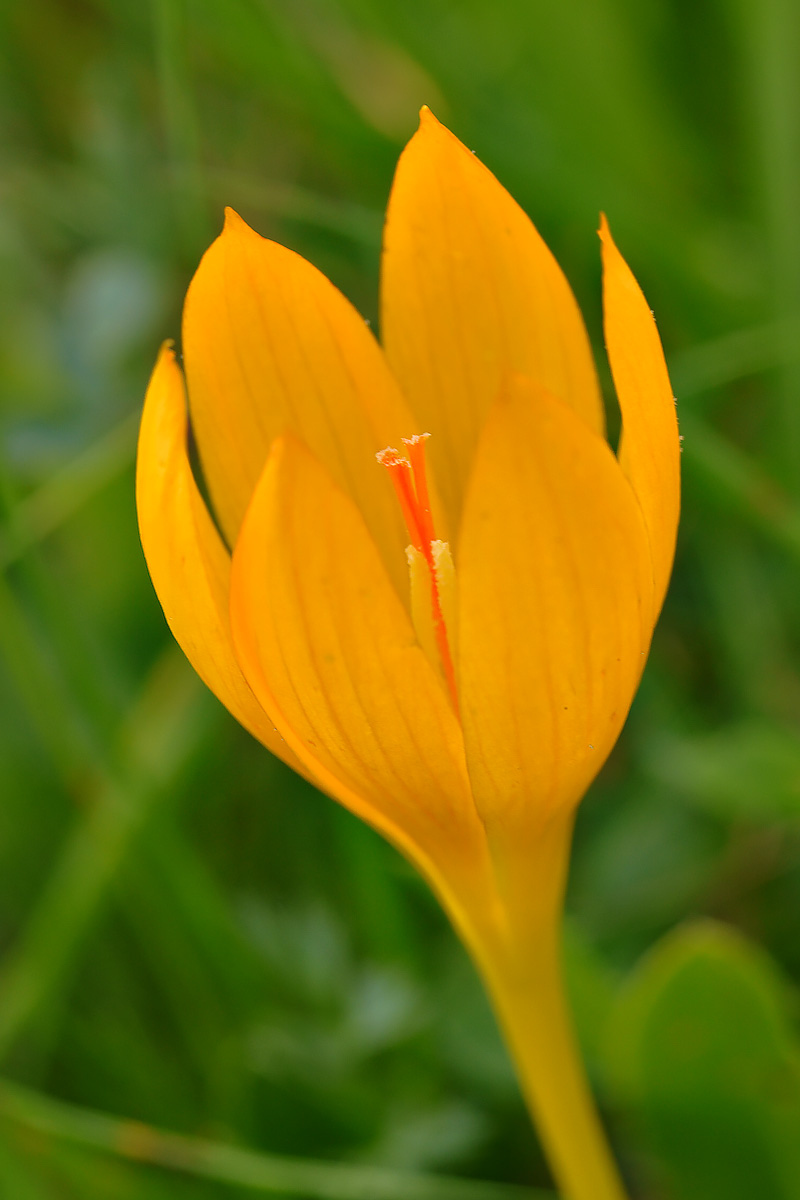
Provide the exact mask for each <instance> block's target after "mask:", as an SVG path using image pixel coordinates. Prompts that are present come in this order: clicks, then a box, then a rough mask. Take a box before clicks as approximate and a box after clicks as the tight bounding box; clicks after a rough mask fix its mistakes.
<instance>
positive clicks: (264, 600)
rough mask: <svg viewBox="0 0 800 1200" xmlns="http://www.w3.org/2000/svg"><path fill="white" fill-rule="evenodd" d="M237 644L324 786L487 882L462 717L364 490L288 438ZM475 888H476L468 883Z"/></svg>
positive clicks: (266, 479) (419, 850)
mask: <svg viewBox="0 0 800 1200" xmlns="http://www.w3.org/2000/svg"><path fill="white" fill-rule="evenodd" d="M231 623H232V629H233V637H234V644H235V647H236V654H237V656H238V659H239V662H240V664H241V666H242V670H243V671H244V673H245V675H246V676H247V679H248V682H249V683H250V686H251V687H252V688H253V691H254V692H255V694H256V696H257V697H258V698H259V700H260V701H261V702H262V704H264V705H265V706H266V707H267V708H268V709H269V711H270V712H271V713H273V714H274V716H275V720H276V723H277V725H278V727H279V729H280V730H281V732H282V733H283V734H284V736H285V737H286V739H287V741H288V742H289V743H290V744H291V745H292V747H293V749H294V750H295V752H296V754H297V756H298V757H299V758H300V759H301V760H302V761H303V762H305V763H307V765H308V767H309V769H310V770H311V771H312V772H313V773H314V775H315V777H316V778H318V779H319V780H320V783H321V786H323V787H324V788H325V790H326V791H328V792H330V793H331V794H332V795H333V796H335V797H336V798H337V799H338V800H340V801H341V802H342V803H343V804H345V805H346V806H347V807H349V808H351V809H353V810H354V811H355V812H357V813H358V815H359V816H361V817H364V818H365V819H366V820H367V821H369V822H370V823H371V824H373V825H374V826H375V827H376V828H378V829H379V830H381V832H383V833H384V834H385V835H386V836H387V837H389V838H390V839H391V840H392V841H394V842H395V843H396V844H398V845H399V846H400V847H401V849H403V850H404V851H405V852H406V853H407V854H409V855H410V856H411V857H412V858H413V859H414V861H416V862H417V863H418V864H422V869H424V870H425V872H426V873H427V874H428V875H429V877H430V875H431V873H432V871H433V868H432V867H431V863H434V864H436V869H437V870H438V871H439V872H441V873H442V874H443V876H444V877H445V878H447V879H449V880H450V881H451V882H452V880H453V879H455V878H457V877H458V878H462V879H464V880H465V881H469V880H470V879H471V880H472V885H471V886H474V889H475V890H476V891H478V890H479V889H480V886H481V871H482V870H485V862H484V861H483V860H484V859H485V844H484V841H483V831H482V827H481V825H480V822H479V820H478V817H477V814H476V812H475V808H474V804H473V801H472V797H471V795H470V790H469V782H468V779H467V772H466V766H465V762H464V748H463V741H462V737H461V729H460V727H459V723H458V721H457V719H456V717H455V715H454V713H453V711H452V709H451V707H450V704H449V702H448V699H447V696H446V692H445V688H444V685H443V683H442V682H441V681H440V680H439V678H438V677H437V675H436V673H435V671H434V669H433V668H432V667H431V665H430V663H429V662H428V660H427V658H426V657H425V655H424V654H423V652H422V650H421V649H420V647H419V646H418V645H417V643H416V640H415V637H414V632H413V629H412V626H411V622H410V620H409V617H408V614H407V613H406V611H405V609H404V608H403V606H402V605H401V603H400V601H399V600H398V598H397V596H396V594H395V591H394V589H393V587H392V585H391V582H390V580H389V578H388V575H387V573H386V570H385V568H384V566H383V564H382V562H381V560H380V558H379V556H378V553H377V550H376V549H375V546H374V545H373V543H372V540H371V539H370V537H369V533H368V531H367V529H366V527H365V524H364V521H363V519H362V518H361V516H360V514H359V512H358V511H357V509H356V507H355V505H354V504H353V502H352V501H351V500H350V499H349V497H347V496H346V495H345V494H344V493H343V492H342V491H341V490H340V489H339V488H337V487H336V485H335V484H334V483H333V481H332V480H331V478H330V476H329V475H328V473H327V472H326V471H325V470H324V468H323V467H322V466H321V465H320V464H319V463H318V462H317V461H316V460H315V459H314V457H313V456H312V455H311V454H310V453H309V451H308V450H307V449H306V448H305V447H304V446H303V445H302V443H301V442H299V441H298V440H297V439H296V438H294V437H292V436H291V435H289V436H287V437H286V438H281V439H278V440H277V441H276V443H275V445H274V448H273V451H272V453H271V455H270V458H269V460H268V463H267V466H266V467H265V469H264V473H263V475H262V477H261V480H260V481H259V483H258V486H257V488H256V491H255V493H254V495H253V499H252V502H251V504H250V507H249V509H248V512H247V515H246V517H245V520H244V522H243V525H242V530H241V533H240V536H239V541H238V543H237V545H236V549H235V551H234V555H233V573H232V579H231ZM465 886H470V885H469V884H468V882H467V883H465Z"/></svg>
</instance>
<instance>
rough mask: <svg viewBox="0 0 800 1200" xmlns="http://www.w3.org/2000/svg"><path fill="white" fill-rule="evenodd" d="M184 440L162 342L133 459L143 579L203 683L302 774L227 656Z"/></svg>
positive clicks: (225, 590)
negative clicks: (147, 577) (149, 584)
mask: <svg viewBox="0 0 800 1200" xmlns="http://www.w3.org/2000/svg"><path fill="white" fill-rule="evenodd" d="M186 439H187V417H186V395H185V390H184V384H183V376H182V374H181V371H180V368H179V367H178V365H177V363H176V362H175V355H174V352H173V350H172V347H171V346H170V345H169V344H165V345H164V346H162V348H161V353H160V354H159V357H158V361H157V363H156V366H155V369H154V371H153V375H152V378H151V380H150V385H149V387H148V389H147V395H146V397H145V402H144V412H143V413H142V424H141V430H140V433H139V449H138V455H137V460H136V507H137V510H138V515H139V533H140V536H141V539H142V548H143V549H144V556H145V559H146V560H147V567H148V570H149V571H150V577H151V579H152V581H153V586H154V588H155V590H156V595H157V596H158V599H159V601H160V603H161V607H162V608H163V610H164V615H165V616H166V618H167V622H168V624H169V627H170V629H171V630H172V633H173V635H174V636H175V639H176V641H177V642H178V644H179V645H180V647H181V649H182V650H183V652H184V654H185V655H186V657H187V658H188V659H189V662H190V663H191V664H192V666H193V667H194V669H195V671H197V674H198V675H199V676H200V678H201V679H202V680H203V682H204V683H205V684H207V686H208V687H209V688H211V691H212V692H214V694H215V695H216V696H217V697H218V698H219V699H220V700H221V701H222V703H223V704H224V705H225V707H226V708H227V709H228V710H229V711H230V712H231V713H232V714H233V716H234V717H235V718H236V720H237V721H239V722H240V723H241V724H242V725H244V727H245V729H247V730H249V732H250V733H252V734H253V736H254V737H256V738H258V740H259V741H260V742H263V744H264V745H265V746H266V747H267V749H268V750H271V751H272V753H273V754H276V755H277V756H278V757H279V758H282V759H283V760H284V762H286V763H288V764H289V766H291V767H293V768H294V769H295V770H301V771H303V773H304V774H305V775H306V776H307V777H308V774H309V773H308V771H307V770H305V769H304V768H302V767H301V766H300V764H299V762H298V760H297V759H296V758H295V756H294V754H293V753H292V751H291V750H290V749H289V747H288V746H287V745H286V743H285V742H284V740H283V738H282V737H281V735H280V734H279V733H278V732H277V730H276V729H275V727H274V725H273V723H272V721H271V720H270V718H269V717H268V716H267V714H266V713H265V712H264V710H263V709H262V707H261V705H260V704H259V703H258V701H257V700H256V698H255V696H254V695H253V693H252V691H251V690H250V688H249V686H248V684H247V683H246V681H245V679H244V676H243V675H242V672H241V670H240V669H239V665H238V663H237V661H236V658H235V655H234V653H233V643H232V641H231V634H230V625H229V620H228V594H229V583H230V556H229V554H228V552H227V550H226V549H225V547H224V545H223V543H222V539H221V538H220V536H219V534H218V533H217V531H216V529H215V528H214V525H213V522H212V521H211V518H210V517H209V515H208V511H207V509H206V506H205V504H204V503H203V499H202V497H201V495H200V493H199V491H198V488H197V484H196V483H195V480H194V476H193V474H192V469H191V465H190V463H189V459H188V456H187V449H186Z"/></svg>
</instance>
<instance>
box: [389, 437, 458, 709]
mask: <svg viewBox="0 0 800 1200" xmlns="http://www.w3.org/2000/svg"><path fill="white" fill-rule="evenodd" d="M429 437H430V434H428V433H415V434H414V436H413V437H410V438H403V445H404V446H405V447H406V455H403V454H400V453H399V451H397V450H395V449H394V448H393V447H391V446H387V448H386V449H385V450H381V451H379V453H378V454H376V456H375V457H376V458H377V460H378V462H379V463H380V464H381V466H383V467H386V469H387V471H388V472H389V475H390V476H391V480H392V483H393V484H394V490H395V492H396V493H397V499H398V500H399V501H400V508H401V509H402V512H403V519H404V520H405V523H406V528H407V529H408V536H409V537H410V539H411V545H412V546H413V548H414V550H416V551H417V553H418V554H421V555H422V557H423V558H424V560H425V565H426V566H427V569H428V577H429V580H430V595H431V615H432V617H433V632H434V638H435V642H436V649H437V651H438V653H439V658H440V660H441V664H442V670H443V671H444V676H445V679H446V680H447V686H448V689H449V691H450V696H451V699H452V701H453V707H454V708H455V710H456V713H458V690H457V688H456V675H455V669H454V667H453V656H452V654H451V652H450V642H449V640H448V636H447V625H446V624H445V619H444V613H443V611H442V596H441V581H440V578H439V569H438V566H437V555H436V548H440V547H443V546H444V548H445V550H447V547H446V546H445V543H443V542H440V541H438V540H437V538H436V533H435V530H434V527H433V516H432V514H431V502H430V494H429V492H428V476H427V472H426V467H425V442H426V440H427V439H428V438H429ZM410 553H411V551H410V550H409V554H410ZM447 553H448V560H449V551H447ZM423 569H424V568H423ZM451 569H452V568H451Z"/></svg>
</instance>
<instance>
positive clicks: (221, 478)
mask: <svg viewBox="0 0 800 1200" xmlns="http://www.w3.org/2000/svg"><path fill="white" fill-rule="evenodd" d="M183 347H184V360H185V365H186V378H187V386H188V392H189V406H190V411H191V415H192V428H193V430H194V433H195V437H196V439H197V445H198V451H199V455H200V461H201V464H202V467H203V472H204V475H205V478H206V481H207V484H208V489H209V494H210V497H211V501H212V504H213V506H214V510H215V512H216V514H217V516H218V519H219V522H220V525H221V527H222V530H223V533H224V534H225V536H226V538H227V539H228V543H229V545H231V546H232V545H233V544H234V543H235V541H236V535H237V533H238V530H239V525H240V523H241V520H242V517H243V515H244V511H245V509H246V507H247V504H248V502H249V500H250V496H251V494H252V491H253V488H254V487H255V484H256V481H257V479H258V477H259V475H260V473H261V469H262V467H263V466H264V462H265V460H266V457H267V454H268V452H269V446H270V442H271V441H272V439H273V438H274V437H276V436H277V435H278V434H280V433H283V432H284V431H286V430H292V431H293V432H295V433H296V434H297V435H298V436H299V437H301V438H302V439H303V440H304V441H305V442H306V444H307V445H308V446H309V447H310V448H311V449H312V451H313V452H314V453H315V454H316V455H317V457H318V458H319V459H320V460H321V461H322V462H324V463H325V465H326V467H327V469H328V470H329V471H330V473H331V475H332V476H333V478H334V479H335V480H336V482H337V483H338V484H339V486H340V487H342V488H343V489H345V490H346V491H348V492H349V493H350V494H351V495H352V496H353V497H354V499H355V500H356V502H357V503H358V505H359V507H360V508H361V510H362V512H363V513H365V514H366V520H367V524H368V526H369V529H370V532H371V533H372V535H373V537H374V538H375V539H376V541H377V542H378V543H379V545H380V546H381V547H382V548H384V549H386V548H387V547H388V549H386V556H385V557H386V561H387V565H390V569H393V570H395V572H396V575H395V578H396V581H397V584H398V586H400V584H401V581H403V573H404V570H405V558H404V549H405V544H406V541H407V537H406V534H405V531H404V529H403V522H402V518H401V515H400V513H399V511H398V507H397V501H396V499H395V496H394V493H393V490H392V487H391V483H390V481H389V479H388V477H387V475H386V472H385V471H381V470H379V469H378V468H377V467H376V465H375V453H376V451H378V450H382V449H383V448H384V447H385V446H387V445H390V444H392V445H399V441H398V439H399V438H400V437H401V436H405V437H408V436H410V434H411V433H414V432H418V430H417V428H416V425H415V424H414V422H413V420H412V419H411V416H410V415H409V413H408V410H407V408H406V406H405V404H404V402H403V400H402V398H401V396H400V393H399V390H398V388H397V385H396V384H395V382H394V380H393V379H392V377H391V375H390V373H389V370H388V368H387V366H386V363H385V360H384V358H383V353H382V351H381V349H380V347H379V346H378V344H377V342H376V341H375V338H374V337H373V335H372V334H371V333H370V331H369V329H368V328H367V326H366V324H365V322H364V320H363V319H362V318H361V317H360V316H359V315H358V313H357V312H356V311H355V309H354V308H353V307H352V305H350V304H349V303H348V301H347V300H346V299H345V298H344V296H343V295H342V294H341V292H339V291H337V289H336V288H335V287H334V286H333V284H332V283H330V282H329V281H328V280H327V279H326V278H325V276H324V275H322V274H321V273H320V272H319V271H318V270H317V269H316V268H315V267H312V266H311V264H310V263H308V262H306V261H305V259H303V258H301V257H300V256H299V255H298V254H294V253H293V252H292V251H291V250H287V249H286V248H285V247H283V246H279V245H277V244H276V243H275V242H270V241H267V240H266V239H265V238H262V237H259V235H258V234H257V233H255V232H254V231H253V230H252V229H250V228H249V227H248V226H247V225H246V224H245V223H244V221H242V219H241V218H240V217H238V216H236V214H235V213H233V212H232V211H231V210H230V209H229V210H228V213H227V219H226V223H225V228H224V230H223V232H222V234H221V235H220V236H219V237H218V238H217V240H216V241H215V242H214V243H213V245H212V246H211V247H210V248H209V249H208V250H207V251H206V254H205V255H204V257H203V260H202V262H201V264H200V266H199V268H198V270H197V273H196V274H195V277H194V279H193V280H192V283H191V286H190V288H189V292H188V295H187V297H186V306H185V309H184V322H183Z"/></svg>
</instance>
